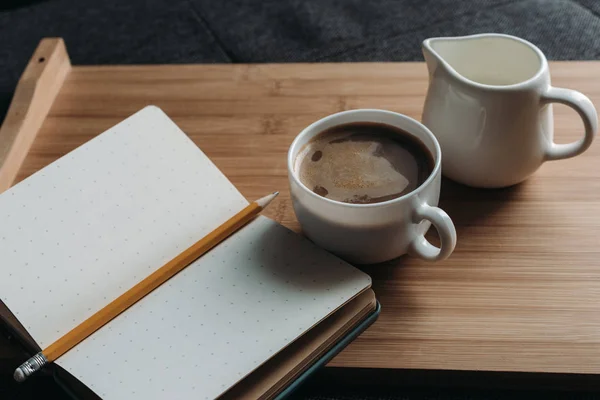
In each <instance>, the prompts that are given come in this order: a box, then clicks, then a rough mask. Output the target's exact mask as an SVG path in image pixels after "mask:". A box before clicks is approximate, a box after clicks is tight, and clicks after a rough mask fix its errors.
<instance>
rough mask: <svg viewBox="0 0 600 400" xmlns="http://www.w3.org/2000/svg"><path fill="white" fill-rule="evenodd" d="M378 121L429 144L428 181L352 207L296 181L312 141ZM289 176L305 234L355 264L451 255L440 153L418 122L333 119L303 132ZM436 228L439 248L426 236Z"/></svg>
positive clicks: (386, 116)
mask: <svg viewBox="0 0 600 400" xmlns="http://www.w3.org/2000/svg"><path fill="white" fill-rule="evenodd" d="M352 122H378V123H383V124H387V125H391V126H394V127H397V128H400V129H401V130H403V131H405V132H407V133H409V134H411V135H413V136H414V137H415V138H417V140H419V141H420V142H421V143H423V144H424V145H425V147H426V148H427V149H428V150H429V152H430V153H431V155H432V156H433V158H434V162H435V166H434V168H433V172H432V173H431V175H430V176H429V177H428V178H427V180H426V181H425V182H424V183H423V184H422V185H421V186H419V187H418V188H417V189H415V190H413V191H412V192H410V193H408V194H405V195H404V196H401V197H398V198H395V199H392V200H388V201H385V202H381V203H372V204H349V203H343V202H340V201H335V200H331V199H327V198H325V197H321V196H319V195H317V194H316V193H314V192H313V191H312V190H310V189H309V188H307V187H306V186H305V185H304V184H303V183H302V182H301V181H300V179H299V177H298V164H299V161H300V160H297V159H296V158H297V156H298V154H299V152H300V151H301V149H302V148H303V146H304V145H306V143H308V141H309V140H311V139H312V138H313V137H315V136H316V135H317V134H319V133H321V132H323V131H325V130H327V129H329V128H331V127H334V126H337V125H341V124H347V123H352ZM287 164H288V176H289V180H290V190H291V195H292V203H293V205H294V211H295V213H296V216H297V218H298V221H299V222H300V225H301V226H302V230H303V232H304V234H305V235H306V236H307V237H308V238H309V239H311V240H312V241H313V242H314V243H316V244H317V245H319V246H321V247H323V248H325V249H327V250H329V251H331V252H332V253H334V254H337V255H338V256H340V257H341V258H344V259H345V260H347V261H349V262H352V263H357V264H373V263H379V262H383V261H387V260H391V259H394V258H396V257H399V256H401V255H403V254H406V253H409V254H411V255H413V256H417V257H420V258H423V259H425V260H430V261H437V260H442V259H445V258H446V257H448V256H449V255H450V254H451V253H452V251H453V250H454V246H455V245H456V230H455V229H454V224H453V223H452V220H451V219H450V217H448V214H446V213H445V212H444V211H443V210H441V209H440V208H438V207H437V204H438V200H439V196H440V183H441V150H440V145H439V144H438V142H437V140H436V138H435V136H434V135H433V134H432V133H431V131H429V129H427V128H426V127H425V126H424V125H423V124H421V123H419V122H418V121H416V120H414V119H412V118H410V117H407V116H405V115H402V114H398V113H395V112H391V111H384V110H373V109H362V110H351V111H344V112H340V113H337V114H333V115H330V116H328V117H325V118H323V119H321V120H319V121H316V122H314V123H313V124H311V125H310V126H308V127H307V128H305V129H304V130H303V131H302V132H300V134H299V135H298V136H297V137H296V139H294V141H293V143H292V145H291V146H290V149H289V151H288V160H287ZM432 224H433V226H434V227H435V228H436V229H437V231H438V235H439V237H440V242H441V246H440V247H439V248H438V247H436V246H434V245H432V244H431V243H429V241H427V239H425V237H424V234H425V233H426V232H427V230H428V229H429V227H430V226H431V225H432Z"/></svg>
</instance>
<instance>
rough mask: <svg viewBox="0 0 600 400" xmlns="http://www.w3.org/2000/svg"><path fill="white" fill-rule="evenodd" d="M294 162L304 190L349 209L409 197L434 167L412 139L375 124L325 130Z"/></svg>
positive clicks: (312, 140)
mask: <svg viewBox="0 0 600 400" xmlns="http://www.w3.org/2000/svg"><path fill="white" fill-rule="evenodd" d="M296 159H297V161H296V165H297V166H298V171H299V177H300V181H302V183H303V184H304V185H305V186H306V187H308V188H310V189H311V190H312V191H313V192H315V193H316V194H318V195H319V196H322V197H326V198H328V199H332V200H336V201H341V202H344V203H351V204H370V203H380V202H383V201H388V200H391V199H394V198H397V197H400V196H403V195H405V194H407V193H410V192H412V191H413V190H415V189H416V188H417V187H419V186H420V185H421V184H422V183H423V182H425V180H426V179H427V178H428V177H429V175H431V172H432V171H433V167H434V162H433V156H432V155H431V153H430V152H429V150H427V148H426V147H425V146H424V145H423V144H422V143H421V142H420V141H419V140H417V139H416V138H415V137H414V136H413V135H411V134H409V133H408V132H405V131H403V130H401V129H399V128H397V127H395V126H392V125H386V124H381V123H376V122H355V123H350V124H342V125H338V126H335V127H332V128H330V129H327V130H325V131H323V132H321V133H319V134H318V135H317V136H315V137H314V138H312V139H311V140H310V141H309V142H308V143H307V144H306V145H305V146H304V148H303V149H302V150H301V151H300V153H299V154H298V156H297V157H296Z"/></svg>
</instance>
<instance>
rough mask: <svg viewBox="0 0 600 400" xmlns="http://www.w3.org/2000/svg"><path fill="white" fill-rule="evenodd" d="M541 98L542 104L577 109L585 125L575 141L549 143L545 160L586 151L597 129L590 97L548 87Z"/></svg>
mask: <svg viewBox="0 0 600 400" xmlns="http://www.w3.org/2000/svg"><path fill="white" fill-rule="evenodd" d="M541 100H542V105H546V104H550V103H560V104H564V105H566V106H569V107H571V108H572V109H574V110H575V111H577V113H578V114H579V116H580V117H581V119H582V120H583V126H584V127H585V135H584V136H583V137H582V138H581V139H579V140H577V141H575V142H572V143H567V144H556V143H554V142H552V143H550V147H549V148H548V149H547V150H546V160H549V161H550V160H562V159H564V158H571V157H575V156H577V155H579V154H581V153H583V152H584V151H586V150H587V148H588V147H590V145H591V144H592V141H593V140H594V136H595V135H596V131H597V130H598V114H597V113H596V109H595V108H594V105H593V104H592V102H591V101H590V99H589V98H587V97H586V96H585V95H584V94H582V93H580V92H578V91H576V90H571V89H562V88H554V87H549V88H548V90H546V92H545V93H544V94H542V98H541Z"/></svg>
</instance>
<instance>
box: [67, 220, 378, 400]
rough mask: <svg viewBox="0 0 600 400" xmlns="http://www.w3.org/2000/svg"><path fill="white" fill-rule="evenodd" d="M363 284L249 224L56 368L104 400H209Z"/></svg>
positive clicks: (278, 233) (330, 259) (351, 271)
mask: <svg viewBox="0 0 600 400" xmlns="http://www.w3.org/2000/svg"><path fill="white" fill-rule="evenodd" d="M370 285H371V280H370V277H369V276H368V275H366V274H364V273H363V272H361V271H360V270H358V269H356V268H354V267H352V266H350V265H349V264H347V263H345V262H343V261H341V260H340V259H338V258H336V257H335V256H333V255H331V254H329V253H327V252H325V251H323V250H321V249H319V248H318V247H316V246H315V245H314V244H312V243H311V242H309V241H308V240H306V239H304V238H303V237H302V236H300V235H297V234H295V233H293V232H291V231H289V230H288V229H287V228H285V227H283V226H281V225H279V224H277V223H276V222H274V221H272V220H270V219H268V218H266V217H262V216H260V217H258V219H257V220H255V221H253V222H251V223H250V224H249V225H247V226H246V227H244V228H242V229H241V230H240V231H239V232H237V233H236V234H235V235H233V236H231V237H230V238H229V239H227V240H226V241H225V242H223V243H221V244H220V245H219V246H217V247H216V248H214V249H213V250H211V251H210V252H209V253H207V254H206V255H205V256H203V257H201V258H200V259H198V260H197V261H196V262H194V263H193V264H191V265H190V266H188V267H187V268H186V269H185V270H183V271H182V272H180V273H179V274H178V275H177V276H175V277H174V278H172V279H171V280H170V281H169V282H167V283H166V284H165V285H163V286H161V287H159V288H157V289H156V290H155V291H154V292H152V293H150V294H149V295H148V296H147V297H145V298H144V299H143V300H141V301H140V302H138V303H137V304H135V305H134V306H132V307H131V308H130V309H129V310H127V311H125V312H124V313H123V314H121V315H120V316H119V317H117V318H116V319H115V320H113V321H112V322H111V323H110V324H109V325H107V326H105V327H103V328H102V329H101V330H99V331H98V332H96V333H95V334H94V335H92V336H91V337H90V338H88V339H87V340H85V341H84V342H83V343H81V344H80V345H78V346H77V347H76V348H75V349H73V351H71V352H69V353H67V354H66V355H65V356H63V357H62V358H60V359H59V360H58V363H59V364H60V365H61V366H62V367H64V368H66V369H68V370H69V371H70V372H71V373H72V374H73V375H75V376H76V377H77V378H78V379H80V380H81V381H82V382H85V383H86V385H88V386H89V387H90V388H91V389H92V390H94V391H95V392H96V393H97V394H98V395H99V396H101V397H102V398H104V399H107V400H110V399H115V400H116V399H144V400H149V399H166V398H168V399H212V398H215V397H217V396H219V395H220V394H221V393H223V392H224V391H225V390H226V389H228V388H229V387H231V386H233V385H234V384H235V383H236V382H238V381H239V380H240V379H242V378H243V377H244V376H246V375H247V374H248V373H250V372H251V371H252V370H254V369H255V368H256V367H258V366H259V365H260V364H262V363H264V362H265V361H267V360H268V359H269V358H270V357H272V356H273V355H275V354H276V353H277V352H279V351H280V350H282V349H283V348H284V347H285V346H287V345H288V344H290V343H291V342H292V341H294V340H295V339H296V338H298V337H299V336H301V335H302V334H303V333H305V332H306V331H307V330H308V329H310V328H311V327H312V326H313V325H315V324H316V323H318V322H319V321H321V320H322V319H323V318H325V317H326V316H327V315H329V314H330V313H332V312H333V311H334V310H335V309H337V308H339V306H341V305H342V304H344V303H346V302H347V301H348V300H350V299H351V298H353V297H355V295H356V294H358V293H360V292H361V291H363V290H364V289H366V288H368V287H369V286H370Z"/></svg>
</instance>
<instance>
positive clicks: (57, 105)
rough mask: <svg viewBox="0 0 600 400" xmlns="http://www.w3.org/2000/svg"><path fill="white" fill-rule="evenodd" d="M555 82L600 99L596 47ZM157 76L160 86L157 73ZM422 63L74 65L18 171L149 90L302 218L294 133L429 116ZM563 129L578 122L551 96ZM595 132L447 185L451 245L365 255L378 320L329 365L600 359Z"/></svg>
mask: <svg viewBox="0 0 600 400" xmlns="http://www.w3.org/2000/svg"><path fill="white" fill-rule="evenodd" d="M551 71H552V77H553V84H554V85H555V86H559V87H560V86H564V87H568V88H572V89H577V90H580V91H582V92H583V93H585V94H587V95H588V96H590V98H591V99H592V100H593V101H594V102H595V104H596V105H597V106H600V62H554V63H551ZM157 85H158V86H157ZM426 88H427V73H426V68H425V65H424V64H422V63H373V64H360V63H359V64H288V65H234V66H220V65H206V66H202V65H198V66H189V65H187V66H114V67H113V66H107V67H97V66H94V67H74V68H73V69H72V71H71V73H70V74H69V76H68V77H67V79H66V81H65V83H64V85H63V89H62V91H61V92H60V93H59V95H58V97H57V98H56V100H55V102H54V104H53V106H52V108H51V110H50V113H49V115H48V117H47V118H46V120H45V122H44V124H43V125H42V128H41V130H40V133H39V135H38V138H37V140H36V141H35V143H34V144H33V147H32V149H31V151H30V153H29V156H28V157H27V158H26V160H25V163H24V164H23V167H22V168H21V170H20V173H19V176H18V179H19V180H21V179H23V178H25V177H27V176H29V175H31V174H32V173H34V172H35V171H37V170H38V169H40V168H42V167H43V166H45V165H47V164H48V163H50V162H52V161H54V160H56V159H57V158H59V157H60V156H61V155H63V154H65V153H67V152H68V151H70V150H73V149H74V148H76V147H77V146H79V145H81V144H83V143H85V142H86V141H88V140H89V139H91V138H92V137H94V136H95V135H97V134H99V133H101V132H102V131H104V130H106V129H108V128H109V127H111V126H112V125H114V124H116V123H117V122H119V121H121V120H122V119H123V118H125V117H127V116H129V115H131V114H132V113H134V112H136V111H138V110H139V109H141V108H142V107H144V106H146V105H148V104H155V105H157V106H159V107H161V108H162V109H163V110H164V111H165V112H166V113H167V114H168V115H169V116H171V117H172V118H173V119H174V121H175V122H176V123H177V124H178V125H179V126H180V127H181V128H182V129H183V130H184V131H185V132H186V133H187V134H188V135H189V136H190V137H191V138H192V140H193V141H194V142H195V143H196V144H197V145H198V146H200V148H201V149H202V150H203V151H204V152H205V153H206V154H207V155H208V156H209V157H210V158H211V159H212V160H213V161H214V163H215V164H216V165H217V166H218V167H219V168H220V169H221V170H222V171H223V172H224V173H225V174H226V175H227V176H228V177H229V179H230V180H231V181H232V182H233V183H234V184H235V185H236V186H237V187H238V188H239V190H240V191H241V192H242V193H243V194H244V195H245V196H246V197H247V198H249V199H254V198H256V197H259V196H262V195H263V194H264V193H268V192H271V191H273V190H280V191H281V195H280V197H279V199H278V201H277V202H276V203H275V204H273V205H272V206H271V207H270V208H269V209H268V210H266V215H268V216H270V217H273V218H275V219H276V220H278V221H280V222H282V223H283V224H284V225H286V226H288V227H290V228H292V229H294V230H296V231H299V225H298V223H297V221H296V219H295V217H294V214H293V210H292V206H291V202H290V198H289V192H288V183H287V171H286V152H287V148H288V146H289V145H290V143H291V142H292V140H293V138H294V137H295V135H296V134H297V133H298V132H299V131H300V130H301V129H302V128H303V127H305V126H306V125H308V124H309V123H311V122H313V121H315V120H317V119H318V118H321V117H323V116H326V115H327V114H330V113H333V112H336V111H341V110H346V109H352V108H360V107H369V108H384V109H388V110H392V111H397V112H401V113H404V114H407V115H409V116H411V117H414V118H417V119H420V116H421V109H422V105H423V100H424V95H425V92H426ZM554 109H555V126H556V135H555V136H556V138H557V141H559V142H563V143H565V142H568V141H572V140H574V139H576V138H579V137H580V136H581V135H582V131H583V127H582V123H581V121H580V120H579V117H578V116H577V115H576V114H575V112H573V111H571V110H569V109H568V108H566V107H563V106H560V105H558V106H555V108H554ZM599 168H600V143H594V144H592V147H591V148H590V149H589V150H588V151H587V152H586V153H584V154H583V155H582V156H580V157H577V158H574V159H570V160H565V161H556V162H550V163H547V164H545V165H543V166H542V168H541V169H540V170H539V171H538V172H537V173H536V174H535V175H534V176H533V177H532V178H531V179H529V180H528V181H526V182H525V183H523V184H521V185H518V186H515V187H512V188H508V189H502V190H476V189H470V188H466V187H463V186H460V185H458V184H455V183H452V182H450V181H444V182H443V184H442V199H441V206H442V207H443V208H444V209H446V210H447V211H448V214H449V215H450V216H451V217H452V218H453V220H454V221H455V224H456V228H457V232H458V245H457V248H456V252H455V253H454V254H453V255H452V256H451V257H450V258H449V259H448V260H446V261H444V262H440V263H436V264H430V263H426V262H422V261H419V260H415V259H412V258H409V257H403V258H401V259H399V260H396V261H393V262H390V263H386V264H384V265H377V266H370V267H364V268H363V269H364V270H365V271H366V272H368V273H370V274H371V275H372V277H373V282H374V283H373V286H374V290H375V292H376V294H377V296H378V298H379V300H380V302H381V304H382V313H381V316H380V318H379V320H378V321H377V322H376V323H375V325H373V326H372V327H371V328H370V329H369V330H368V331H367V332H365V333H364V334H363V335H362V336H361V337H360V338H359V339H357V340H356V341H355V342H354V343H353V344H351V345H350V346H349V347H348V348H347V349H346V350H345V351H343V352H342V353H341V354H340V355H339V356H338V357H336V358H335V359H334V360H333V361H332V362H331V365H333V366H336V367H357V368H358V367H363V368H387V369H393V368H398V369H436V370H449V369H452V370H484V371H514V372H518V371H529V372H563V373H592V374H597V373H600V175H599V174H598V170H599Z"/></svg>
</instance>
